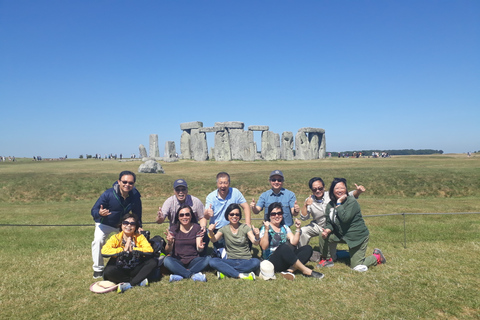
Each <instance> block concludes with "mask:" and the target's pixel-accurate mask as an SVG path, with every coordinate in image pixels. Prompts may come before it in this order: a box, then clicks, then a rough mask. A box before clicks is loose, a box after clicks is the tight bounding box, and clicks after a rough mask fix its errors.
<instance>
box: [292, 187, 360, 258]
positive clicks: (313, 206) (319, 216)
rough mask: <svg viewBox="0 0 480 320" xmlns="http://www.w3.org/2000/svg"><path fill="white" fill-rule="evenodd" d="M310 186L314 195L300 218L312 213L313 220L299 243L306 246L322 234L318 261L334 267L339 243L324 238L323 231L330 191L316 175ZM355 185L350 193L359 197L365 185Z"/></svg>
mask: <svg viewBox="0 0 480 320" xmlns="http://www.w3.org/2000/svg"><path fill="white" fill-rule="evenodd" d="M308 186H309V188H310V190H311V191H312V195H310V196H309V197H308V198H307V199H305V203H304V205H303V207H302V212H301V214H300V219H301V220H303V221H305V220H308V219H310V215H311V216H312V221H311V222H310V223H309V224H307V225H306V226H304V227H302V229H301V234H300V241H299V243H298V245H299V246H300V247H301V246H305V245H307V244H308V242H309V241H310V238H312V237H317V236H320V238H319V245H318V246H319V250H320V262H319V263H318V267H333V264H334V263H333V260H336V251H337V244H336V243H335V242H334V241H333V240H334V239H329V238H327V239H323V238H322V231H323V229H324V228H325V225H326V222H327V218H326V215H325V209H326V208H327V204H328V203H329V202H330V195H329V193H328V191H325V183H324V182H323V180H322V178H319V177H314V178H312V179H310V181H309V182H308ZM355 186H356V189H355V190H353V191H350V192H349V193H348V194H349V195H350V196H354V197H355V198H358V197H359V196H360V194H362V193H363V192H365V187H364V186H358V185H357V184H355ZM332 257H333V259H332ZM317 259H318V258H317ZM317 261H318V260H317Z"/></svg>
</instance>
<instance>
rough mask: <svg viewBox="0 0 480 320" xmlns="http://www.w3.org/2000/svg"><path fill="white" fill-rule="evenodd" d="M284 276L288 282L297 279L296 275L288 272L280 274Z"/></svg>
mask: <svg viewBox="0 0 480 320" xmlns="http://www.w3.org/2000/svg"><path fill="white" fill-rule="evenodd" d="M280 273H281V274H282V277H284V278H285V279H287V280H293V279H295V275H294V274H293V273H291V272H288V271H282V272H280Z"/></svg>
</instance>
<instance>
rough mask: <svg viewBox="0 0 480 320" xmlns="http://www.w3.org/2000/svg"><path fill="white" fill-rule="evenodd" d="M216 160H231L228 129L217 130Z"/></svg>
mask: <svg viewBox="0 0 480 320" xmlns="http://www.w3.org/2000/svg"><path fill="white" fill-rule="evenodd" d="M214 154H215V161H230V160H232V153H231V151H230V138H229V136H228V131H227V130H224V131H217V132H216V133H215V153H214Z"/></svg>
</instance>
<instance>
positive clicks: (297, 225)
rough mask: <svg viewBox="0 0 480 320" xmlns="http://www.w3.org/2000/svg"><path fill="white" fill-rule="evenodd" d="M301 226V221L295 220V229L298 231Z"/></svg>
mask: <svg viewBox="0 0 480 320" xmlns="http://www.w3.org/2000/svg"><path fill="white" fill-rule="evenodd" d="M301 226H302V221H300V220H298V219H295V227H296V228H297V229H298V228H300V227H301Z"/></svg>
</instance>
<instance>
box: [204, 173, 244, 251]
mask: <svg viewBox="0 0 480 320" xmlns="http://www.w3.org/2000/svg"><path fill="white" fill-rule="evenodd" d="M232 203H237V204H239V205H240V206H241V207H242V209H243V212H244V213H245V224H247V225H249V226H251V223H250V207H249V206H248V203H247V200H245V197H244V196H243V194H242V193H241V192H240V191H239V190H238V189H237V188H231V187H230V175H229V174H228V173H226V172H220V173H218V174H217V189H216V190H214V191H212V192H210V194H209V195H208V196H207V199H206V202H205V215H204V216H205V219H210V224H214V223H216V224H217V225H216V226H215V230H214V231H213V232H214V233H217V231H218V230H219V229H220V228H222V227H223V226H226V225H227V224H229V223H230V222H229V221H228V220H226V219H225V210H226V209H227V207H228V206H229V205H230V204H232ZM222 240H223V239H222ZM222 240H220V241H217V242H215V243H214V244H213V245H214V247H215V248H217V249H218V248H223V247H224V245H225V243H224V241H222Z"/></svg>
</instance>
